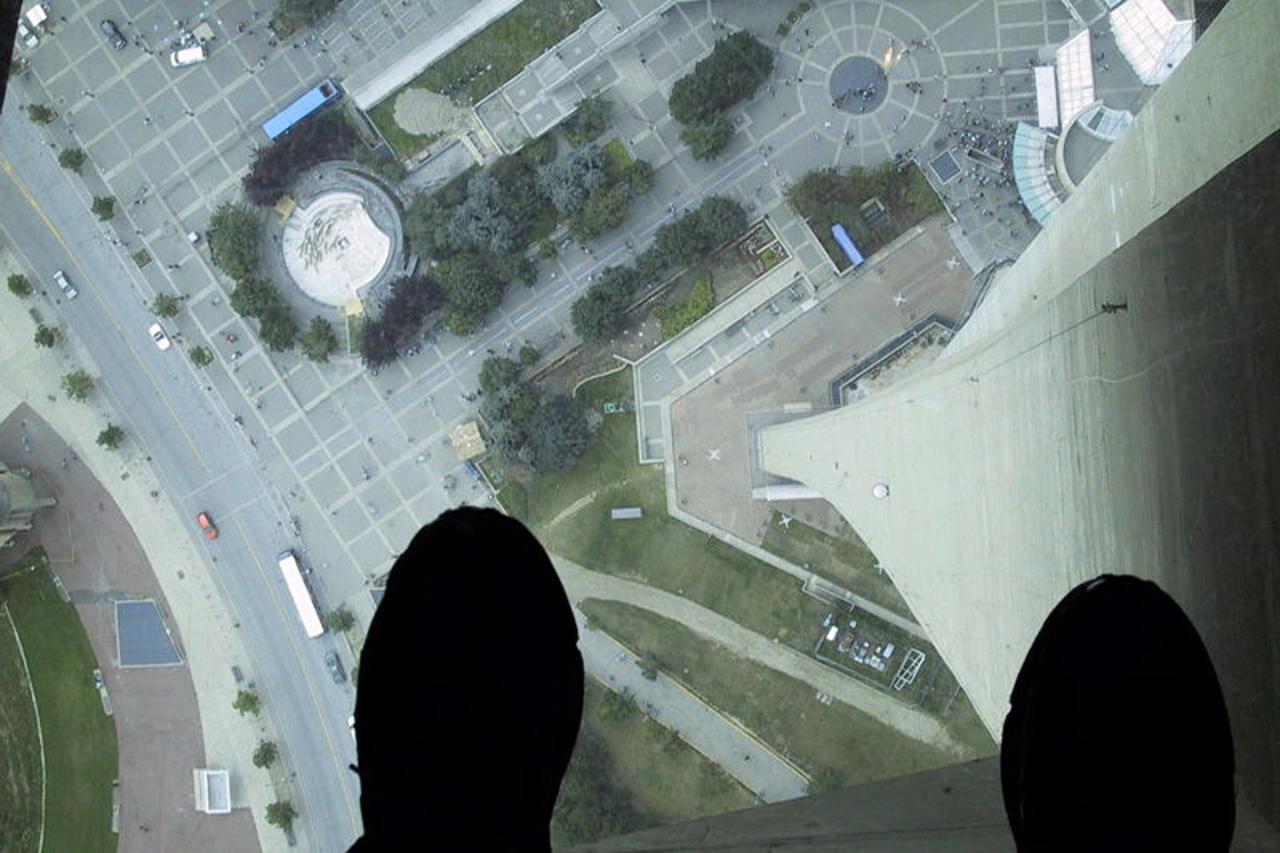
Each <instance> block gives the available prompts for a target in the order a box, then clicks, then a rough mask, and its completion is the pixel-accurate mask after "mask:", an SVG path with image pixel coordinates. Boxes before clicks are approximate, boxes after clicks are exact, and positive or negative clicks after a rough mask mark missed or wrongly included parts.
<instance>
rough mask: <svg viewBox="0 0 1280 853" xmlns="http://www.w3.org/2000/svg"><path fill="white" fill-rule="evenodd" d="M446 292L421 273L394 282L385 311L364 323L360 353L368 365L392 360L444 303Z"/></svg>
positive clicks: (376, 365) (372, 365) (379, 364)
mask: <svg viewBox="0 0 1280 853" xmlns="http://www.w3.org/2000/svg"><path fill="white" fill-rule="evenodd" d="M444 300H445V297H444V294H443V293H442V291H441V288H440V286H439V285H437V284H436V282H435V281H433V280H431V279H428V278H422V277H419V276H410V277H406V278H399V279H396V280H395V281H393V282H391V297H390V298H389V299H388V300H387V303H386V305H385V306H383V309H382V313H381V314H380V315H379V316H378V317H377V318H376V319H373V320H370V321H368V322H366V323H365V326H364V331H363V332H362V333H361V335H360V355H361V357H362V358H363V359H364V363H365V366H366V367H371V368H377V367H381V366H382V365H384V364H387V363H389V362H390V361H392V360H393V359H394V358H395V357H396V355H397V353H399V352H400V350H402V349H404V348H405V347H407V346H409V345H410V344H411V343H412V342H413V341H414V340H415V339H416V338H417V336H418V333H419V332H421V331H422V323H423V320H424V319H425V318H426V316H427V315H428V314H429V313H430V312H432V311H435V310H437V309H439V308H440V307H441V306H442V305H444Z"/></svg>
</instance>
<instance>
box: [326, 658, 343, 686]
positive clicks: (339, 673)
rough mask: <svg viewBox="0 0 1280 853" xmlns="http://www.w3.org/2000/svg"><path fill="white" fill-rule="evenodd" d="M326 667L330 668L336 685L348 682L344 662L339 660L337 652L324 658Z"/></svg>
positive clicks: (330, 673)
mask: <svg viewBox="0 0 1280 853" xmlns="http://www.w3.org/2000/svg"><path fill="white" fill-rule="evenodd" d="M324 662H325V665H326V666H328V667H329V675H331V676H333V683H334V684H342V683H343V682H344V681H346V680H347V673H346V671H345V670H343V668H342V661H340V660H338V653H337V652H329V653H328V654H326V655H325V656H324Z"/></svg>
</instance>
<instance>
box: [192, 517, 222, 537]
mask: <svg viewBox="0 0 1280 853" xmlns="http://www.w3.org/2000/svg"><path fill="white" fill-rule="evenodd" d="M196 524H199V525H200V529H201V530H203V531H204V538H205V539H217V538H218V528H217V527H216V526H215V525H214V523H213V519H211V518H209V513H207V512H202V513H200V514H199V515H197V516H196Z"/></svg>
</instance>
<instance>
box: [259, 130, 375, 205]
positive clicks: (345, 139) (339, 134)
mask: <svg viewBox="0 0 1280 853" xmlns="http://www.w3.org/2000/svg"><path fill="white" fill-rule="evenodd" d="M358 142H359V139H358V137H357V136H356V133H355V131H354V130H353V129H352V127H351V125H350V124H348V123H347V121H346V119H345V118H344V117H343V115H342V113H341V112H336V111H335V112H327V113H321V114H320V115H318V116H315V117H313V118H311V119H308V120H307V121H304V122H302V123H301V124H297V125H295V126H294V127H293V128H292V129H290V131H289V132H288V133H286V134H285V135H284V136H281V137H278V138H277V139H275V140H273V141H272V142H271V143H270V144H268V145H266V146H264V147H262V148H258V149H257V150H255V151H254V155H253V162H252V163H251V164H250V165H249V172H248V173H247V174H246V175H245V176H244V179H243V182H242V183H243V186H244V193H245V196H246V197H247V198H248V199H249V201H250V202H251V203H253V204H256V205H258V206H259V207H263V206H266V205H272V204H275V203H276V201H278V200H279V198H280V196H282V195H284V194H285V192H287V191H288V190H289V187H290V186H292V185H293V182H294V180H295V179H296V178H297V177H298V175H300V174H302V173H303V172H305V171H306V170H307V169H310V168H311V167H313V166H316V165H318V164H320V163H323V162H324V161H325V160H344V159H347V158H348V157H350V156H351V152H352V151H353V150H355V147H356V144H357V143H358Z"/></svg>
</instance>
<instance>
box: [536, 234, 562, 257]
mask: <svg viewBox="0 0 1280 853" xmlns="http://www.w3.org/2000/svg"><path fill="white" fill-rule="evenodd" d="M538 254H539V255H541V256H542V257H543V258H545V259H546V260H548V261H550V260H554V259H555V257H556V255H559V254H560V252H559V250H557V249H556V244H555V243H553V242H551V240H549V239H548V238H546V237H543V238H542V239H541V240H539V241H538Z"/></svg>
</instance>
